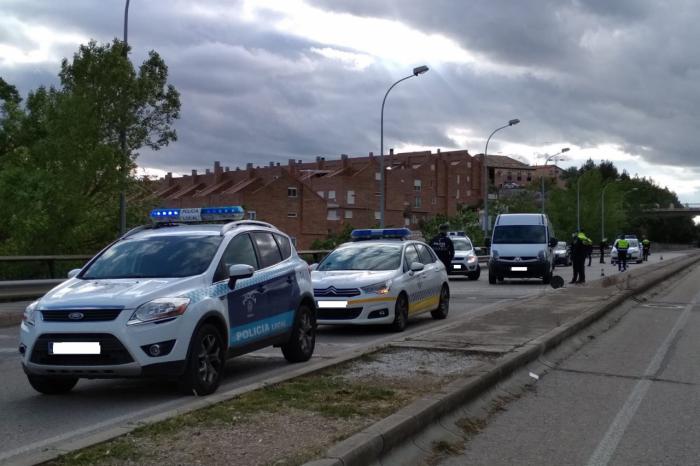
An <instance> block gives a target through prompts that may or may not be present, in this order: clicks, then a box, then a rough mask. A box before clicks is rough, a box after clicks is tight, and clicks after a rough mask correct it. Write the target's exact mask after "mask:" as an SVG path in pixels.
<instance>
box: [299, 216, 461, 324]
mask: <svg viewBox="0 0 700 466" xmlns="http://www.w3.org/2000/svg"><path fill="white" fill-rule="evenodd" d="M410 234H411V231H410V230H408V229H406V228H398V229H392V228H389V229H379V230H353V232H352V233H351V236H352V238H353V240H354V241H353V242H351V243H345V244H342V245H340V246H339V247H338V248H336V249H335V250H334V251H332V252H331V253H330V254H329V255H328V256H326V257H325V258H324V259H323V261H321V262H320V263H319V264H318V265H316V264H314V265H312V266H311V269H312V272H311V281H312V282H313V286H314V297H315V298H316V305H317V306H316V307H317V320H318V323H319V324H328V325H338V324H342V325H344V324H359V325H372V324H389V325H391V326H392V328H393V329H394V330H395V331H402V330H404V328H406V323H407V321H408V319H409V317H412V316H414V315H417V314H420V313H423V312H430V313H431V314H432V316H433V318H435V319H444V318H445V317H447V313H448V312H449V306H450V288H449V285H448V283H447V273H446V271H445V266H444V265H443V264H442V262H440V260H438V258H437V256H436V255H435V252H433V250H432V249H431V248H430V247H429V246H428V245H426V244H425V243H423V242H420V241H412V240H409V239H407V238H408V237H409V236H410Z"/></svg>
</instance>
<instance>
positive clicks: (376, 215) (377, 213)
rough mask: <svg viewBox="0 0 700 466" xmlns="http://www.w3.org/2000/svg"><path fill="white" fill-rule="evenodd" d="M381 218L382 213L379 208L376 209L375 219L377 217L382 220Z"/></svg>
mask: <svg viewBox="0 0 700 466" xmlns="http://www.w3.org/2000/svg"><path fill="white" fill-rule="evenodd" d="M381 218H382V213H381V212H379V211H378V210H375V211H374V219H375V220H381Z"/></svg>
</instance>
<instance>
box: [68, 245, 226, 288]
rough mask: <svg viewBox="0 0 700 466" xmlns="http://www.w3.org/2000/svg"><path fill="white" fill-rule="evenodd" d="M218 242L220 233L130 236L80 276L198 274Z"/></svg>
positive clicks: (115, 276)
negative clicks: (131, 237)
mask: <svg viewBox="0 0 700 466" xmlns="http://www.w3.org/2000/svg"><path fill="white" fill-rule="evenodd" d="M219 244H221V237H220V236H219V235H216V236H213V235H212V236H201V235H192V236H151V237H146V238H134V239H127V240H124V241H120V242H118V243H116V244H115V245H113V246H112V247H111V248H109V249H108V250H107V251H105V252H104V254H102V255H101V256H100V257H98V258H97V260H95V262H94V263H93V264H92V265H90V267H89V268H88V269H87V270H86V271H85V273H83V275H82V276H81V278H84V279H104V278H174V277H189V276H192V275H199V274H201V273H204V271H205V270H207V267H208V266H209V264H210V263H211V261H212V259H213V258H214V254H216V251H217V249H218V248H219Z"/></svg>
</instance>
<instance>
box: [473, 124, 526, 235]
mask: <svg viewBox="0 0 700 466" xmlns="http://www.w3.org/2000/svg"><path fill="white" fill-rule="evenodd" d="M518 123H520V120H518V119H517V118H513V119H512V120H508V124H507V125H503V126H501V127H500V128H496V129H494V130H493V132H492V133H491V135H490V136H489V137H488V139H487V140H486V147H485V148H484V159H483V160H482V163H481V165H482V171H481V184H482V187H481V191H482V194H483V196H484V236H488V233H489V188H488V185H489V182H488V170H487V167H486V161H487V160H488V158H487V156H488V152H489V141H491V137H492V136H493V135H494V134H496V133H497V132H498V131H500V130H502V129H504V128H508V127H509V126H513V125H517V124H518Z"/></svg>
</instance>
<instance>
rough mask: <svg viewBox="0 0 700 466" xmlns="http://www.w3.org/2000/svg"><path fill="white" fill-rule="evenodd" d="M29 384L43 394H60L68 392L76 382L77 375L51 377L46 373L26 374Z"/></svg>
mask: <svg viewBox="0 0 700 466" xmlns="http://www.w3.org/2000/svg"><path fill="white" fill-rule="evenodd" d="M27 379H28V380H29V384H30V385H31V386H32V388H34V390H36V391H37V392H39V393H43V394H44V395H60V394H61V393H68V392H69V391H71V390H72V389H73V387H75V384H77V383H78V378H77V377H53V376H46V375H32V374H27Z"/></svg>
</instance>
